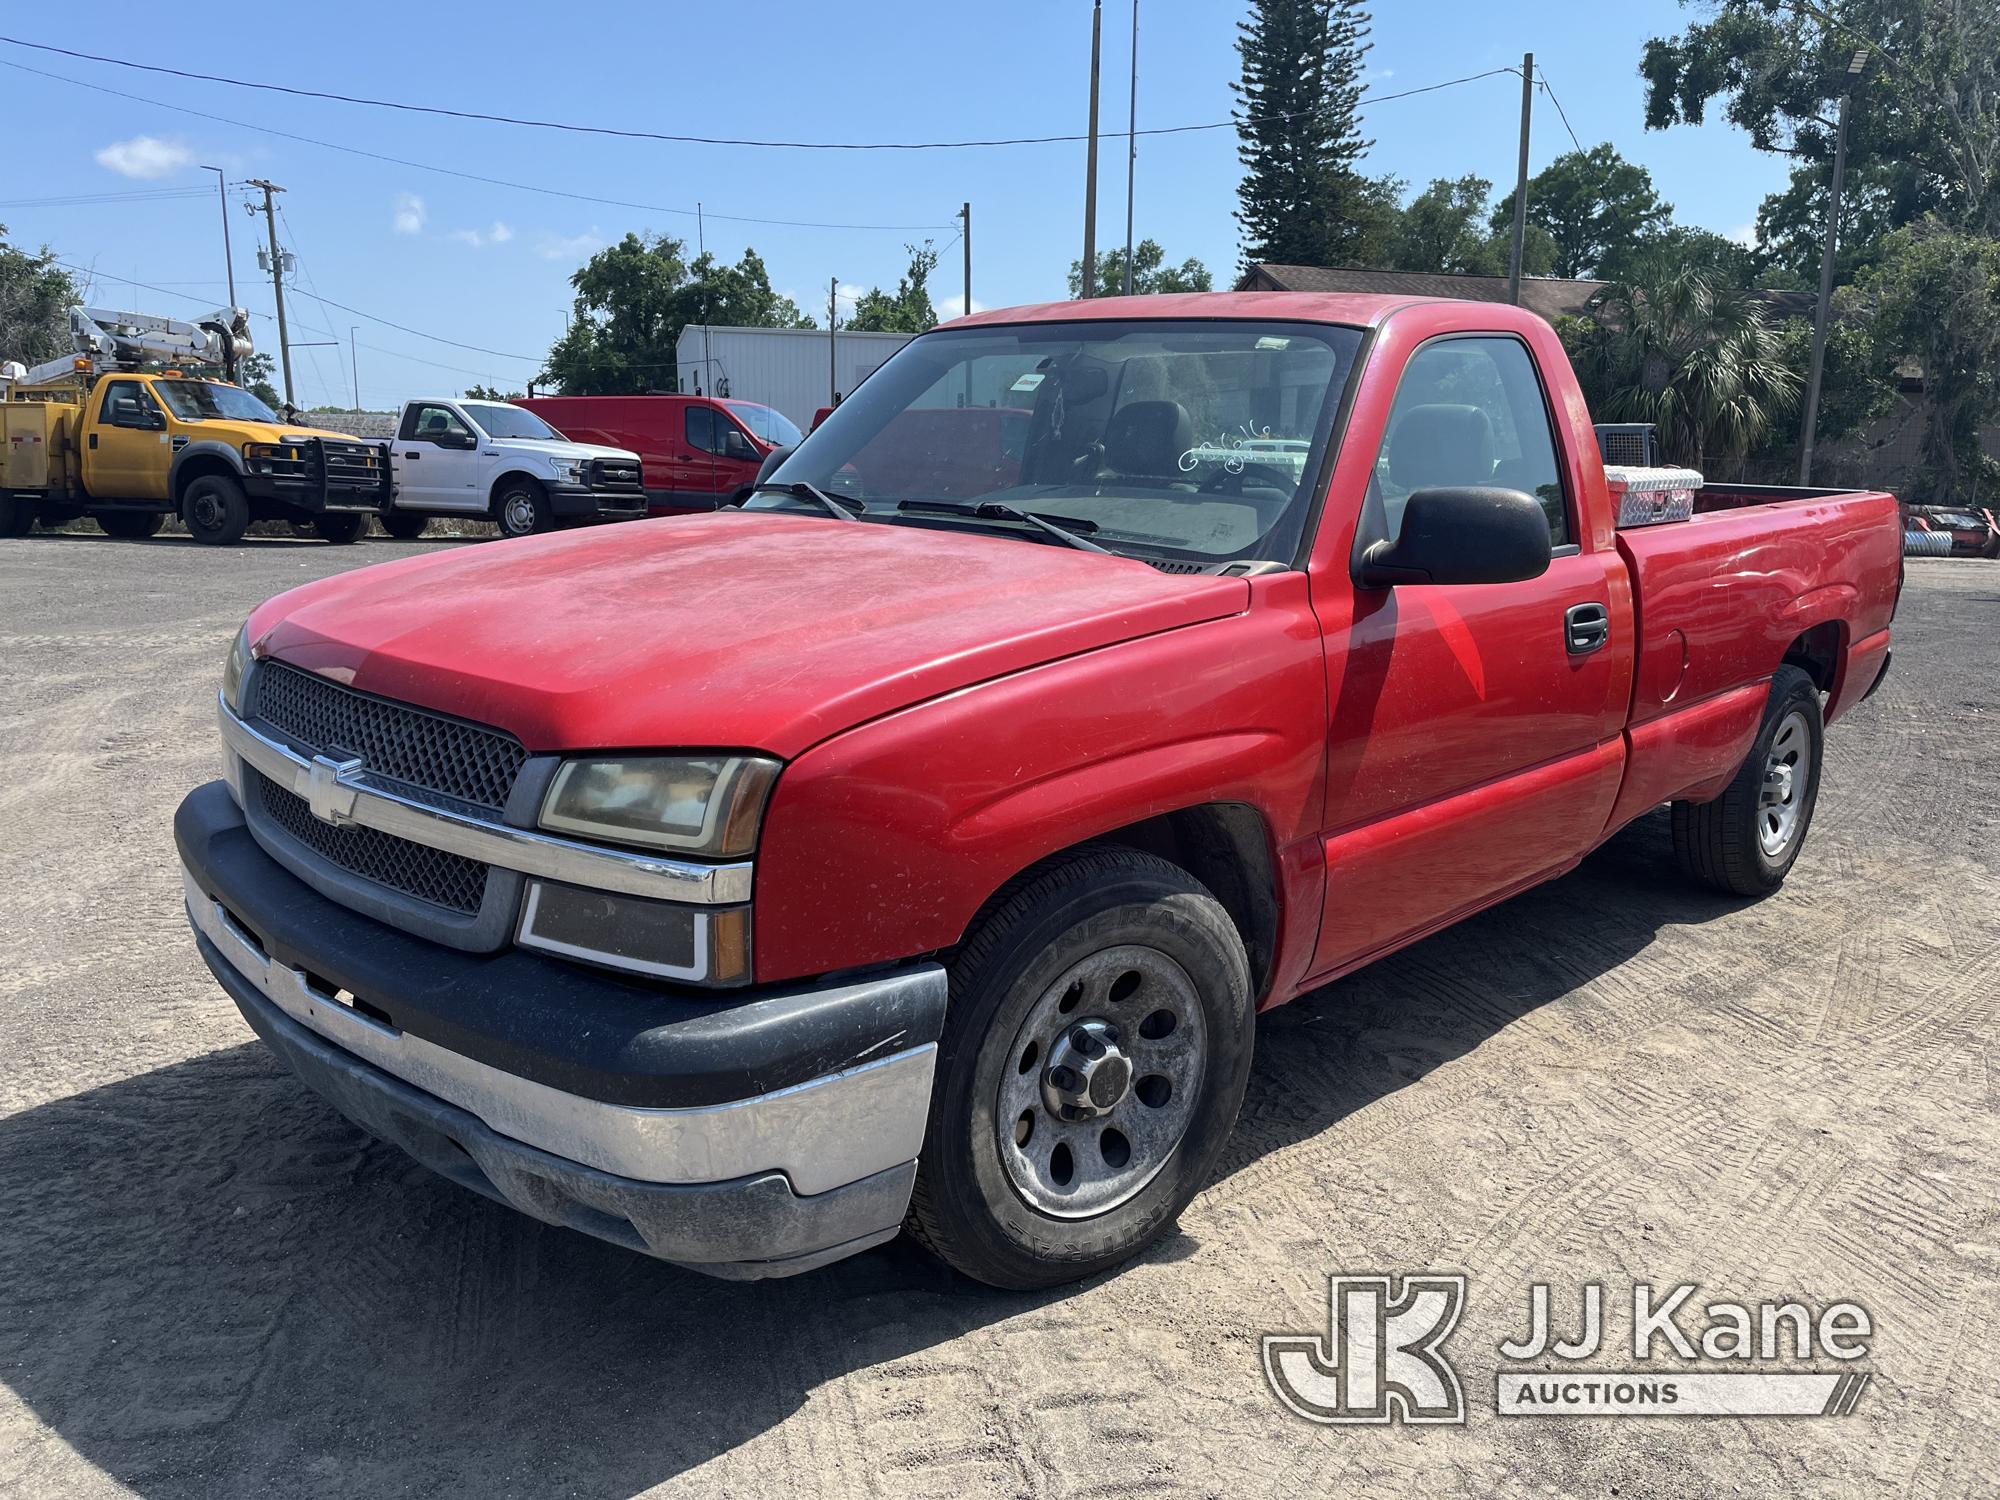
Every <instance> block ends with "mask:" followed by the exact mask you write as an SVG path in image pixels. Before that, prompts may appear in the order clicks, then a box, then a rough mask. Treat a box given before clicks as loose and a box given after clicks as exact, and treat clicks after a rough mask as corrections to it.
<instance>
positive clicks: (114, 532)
mask: <svg viewBox="0 0 2000 1500" xmlns="http://www.w3.org/2000/svg"><path fill="white" fill-rule="evenodd" d="M91 519H92V520H94V521H96V522H97V526H98V529H99V530H100V531H102V532H103V533H104V534H105V535H106V536H115V537H117V538H118V539H119V540H120V541H121V542H142V541H144V540H145V539H146V538H147V537H149V536H158V535H159V534H160V528H161V527H162V526H164V525H166V524H167V518H166V517H165V516H163V515H161V514H160V513H159V512H158V511H153V512H151V513H147V512H145V511H131V510H117V511H101V512H99V513H98V514H97V515H95V516H93V517H91Z"/></svg>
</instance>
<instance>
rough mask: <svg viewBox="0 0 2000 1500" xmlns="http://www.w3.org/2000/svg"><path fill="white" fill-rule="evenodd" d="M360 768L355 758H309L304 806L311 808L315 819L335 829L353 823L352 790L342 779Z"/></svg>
mask: <svg viewBox="0 0 2000 1500" xmlns="http://www.w3.org/2000/svg"><path fill="white" fill-rule="evenodd" d="M360 769H361V759H360V757H359V756H357V757H355V758H354V759H353V760H333V759H330V758H329V757H327V756H324V755H315V756H314V757H313V758H312V765H311V766H310V767H309V768H308V770H307V772H306V806H307V807H309V808H311V809H312V815H313V816H314V817H315V818H318V819H319V820H320V822H322V823H331V824H332V825H333V826H334V827H335V828H339V827H341V826H342V825H343V824H347V823H352V822H353V821H354V798H355V794H356V788H354V787H353V786H350V785H349V784H348V783H347V782H346V781H345V780H344V779H343V778H344V777H348V776H352V775H354V774H355V773H357V772H358V771H360Z"/></svg>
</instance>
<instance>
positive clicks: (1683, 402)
mask: <svg viewBox="0 0 2000 1500" xmlns="http://www.w3.org/2000/svg"><path fill="white" fill-rule="evenodd" d="M1571 353H1572V357H1573V358H1574V360H1575V362H1576V365H1577V373H1578V375H1579V376H1580V377H1581V378H1582V380H1583V385H1584V389H1585V391H1586V393H1587V394H1588V395H1589V396H1590V397H1591V401H1592V405H1593V406H1594V407H1595V409H1596V410H1597V411H1598V412H1599V413H1600V415H1601V416H1602V417H1604V418H1605V419H1606V420H1609V421H1618V422H1651V423H1652V424H1653V425H1654V428H1655V430H1656V431H1657V432H1658V434H1659V442H1660V452H1661V456H1662V458H1663V459H1665V460H1666V461H1667V462H1669V463H1678V464H1687V465H1688V466H1690V467H1692V468H1697V469H1698V468H1701V467H1702V465H1703V464H1704V462H1705V461H1706V460H1708V459H1709V458H1711V457H1714V458H1718V459H1723V458H1726V459H1734V460H1739V461H1740V460H1741V459H1742V458H1743V457H1744V455H1745V454H1747V453H1748V452H1749V451H1750V450H1751V449H1752V448H1754V447H1756V446H1757V445H1758V444H1759V443H1760V442H1762V441H1763V439H1764V437H1765V435H1766V433H1768V432H1769V431H1770V429H1771V427H1772V425H1773V423H1774V422H1775V421H1776V420H1777V419H1778V418H1780V417H1783V416H1785V415H1787V414H1788V413H1790V412H1791V411H1792V410H1794V409H1795V407H1796V405H1797V402H1798V393H1799V384H1800V382H1799V377H1798V373H1797V371H1795V370H1793V369H1792V368H1791V367H1790V366H1789V365H1788V364H1786V363H1785V360H1784V356H1783V348H1782V341H1781V340H1780V338H1779V335H1778V331H1777V329H1776V328H1775V327H1774V326H1773V325H1772V324H1771V323H1770V321H1769V320H1767V319H1766V318H1765V316H1764V314H1763V311H1762V309H1760V308H1759V307H1758V306H1757V304H1756V303H1755V302H1753V301H1752V300H1751V299H1750V297H1749V296H1747V295H1746V294H1745V293H1743V292H1740V291H1735V290H1732V289H1729V288H1726V287H1721V286H1718V285H1717V284H1716V283H1715V281H1714V280H1713V279H1712V277H1711V276H1710V275H1709V274H1708V273H1707V272H1706V271H1704V270H1702V269H1701V268H1699V267H1693V266H1689V267H1683V268H1681V269H1679V270H1667V271H1663V272H1661V273H1660V274H1658V275H1656V276H1651V277H1648V278H1647V279H1646V280H1645V282H1644V283H1643V284H1635V283H1619V284H1617V285H1614V286H1612V287H1610V288H1609V289H1608V290H1607V291H1606V292H1605V293H1604V294H1603V297H1602V299H1601V300H1600V302H1599V304H1598V306H1597V308H1596V316H1595V318H1594V319H1592V320H1590V321H1588V322H1586V323H1585V324H1584V325H1583V327H1582V328H1581V330H1577V329H1575V328H1572V330H1571Z"/></svg>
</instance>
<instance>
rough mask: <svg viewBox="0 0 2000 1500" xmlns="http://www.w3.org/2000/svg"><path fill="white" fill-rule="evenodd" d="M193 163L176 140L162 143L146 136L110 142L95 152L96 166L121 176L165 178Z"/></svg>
mask: <svg viewBox="0 0 2000 1500" xmlns="http://www.w3.org/2000/svg"><path fill="white" fill-rule="evenodd" d="M193 160H194V153H193V152H192V151H190V150H188V148H187V147H186V146H183V145H182V144H181V143H180V142H179V141H163V140H161V139H159V138H158V137H157V136H150V135H135V136H133V137H132V139H131V140H129V141H113V142H112V143H111V144H110V145H108V146H106V147H105V148H104V149H103V150H102V151H100V152H98V153H97V164H98V165H99V166H102V167H109V168H110V169H111V170H112V171H114V172H116V173H117V174H118V175H119V176H121V177H165V176H167V175H168V174H169V173H172V172H177V171H179V170H180V169H181V168H182V167H184V166H186V165H187V164H188V163H189V162H191V161H193Z"/></svg>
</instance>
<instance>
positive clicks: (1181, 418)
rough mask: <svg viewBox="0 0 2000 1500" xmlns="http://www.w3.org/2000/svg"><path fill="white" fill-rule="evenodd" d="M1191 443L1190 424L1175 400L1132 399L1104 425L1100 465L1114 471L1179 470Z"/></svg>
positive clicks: (1124, 472)
mask: <svg viewBox="0 0 2000 1500" xmlns="http://www.w3.org/2000/svg"><path fill="white" fill-rule="evenodd" d="M1193 446H1194V423H1193V422H1192V421H1190V420H1189V418H1188V414H1187V408H1186V407H1185V406H1182V405H1181V404H1180V402H1178V401H1134V402H1131V403H1130V404H1128V405H1125V406H1121V407H1119V408H1118V410H1117V411H1115V412H1113V413H1112V414H1111V420H1110V421H1109V422H1107V423H1105V424H1104V466H1105V467H1106V468H1107V469H1110V470H1111V471H1112V472H1113V473H1117V474H1173V475H1178V474H1180V472H1181V466H1180V465H1181V455H1182V454H1183V453H1185V452H1187V451H1188V449H1190V448H1192V447H1193Z"/></svg>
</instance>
